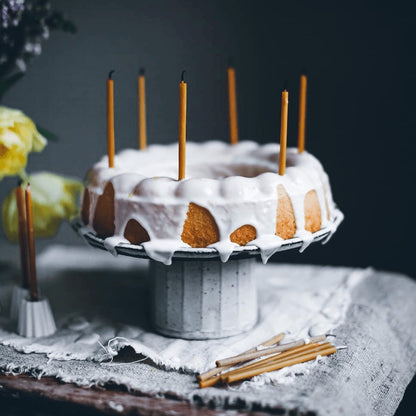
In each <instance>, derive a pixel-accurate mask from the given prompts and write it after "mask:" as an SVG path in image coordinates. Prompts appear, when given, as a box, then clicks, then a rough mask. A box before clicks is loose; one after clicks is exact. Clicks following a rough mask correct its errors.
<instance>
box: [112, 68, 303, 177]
mask: <svg viewBox="0 0 416 416" xmlns="http://www.w3.org/2000/svg"><path fill="white" fill-rule="evenodd" d="M113 73H114V71H110V73H109V75H108V79H107V153H108V167H109V168H112V167H114V155H115V134H114V80H113V77H112V76H113ZM184 74H185V71H182V75H181V81H180V83H179V128H178V143H179V164H178V180H181V179H184V178H185V160H186V158H185V154H186V114H187V108H186V107H187V83H186V82H185V79H184ZM227 75H228V108H229V122H230V143H231V144H236V143H238V123H237V92H236V79H235V69H234V68H233V67H231V66H230V67H228V69H227ZM306 88H307V78H306V75H304V74H303V75H301V77H300V92H299V125H298V151H299V153H302V152H303V151H304V150H305V119H306ZM138 104H139V105H138V120H139V122H138V124H139V128H138V131H139V149H140V150H144V149H145V148H146V146H147V133H146V92H145V75H144V70H143V69H140V71H139V76H138ZM288 106H289V93H288V91H287V88H286V87H285V88H284V90H283V91H282V101H281V123H280V152H279V175H284V174H285V170H286V147H287V119H288Z"/></svg>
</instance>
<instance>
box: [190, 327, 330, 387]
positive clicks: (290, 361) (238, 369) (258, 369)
mask: <svg viewBox="0 0 416 416" xmlns="http://www.w3.org/2000/svg"><path fill="white" fill-rule="evenodd" d="M284 337H285V334H284V333H281V334H278V335H276V336H274V337H273V338H271V339H269V340H267V341H265V342H263V343H262V344H260V345H258V346H257V347H254V348H252V349H249V350H248V351H245V352H243V353H241V354H238V355H235V356H233V357H229V358H224V359H221V360H218V361H216V365H217V366H216V367H215V368H213V369H211V370H208V371H206V372H205V373H202V374H200V375H198V376H197V379H198V382H199V387H201V388H205V387H211V386H213V385H215V384H217V383H226V384H228V383H233V382H236V381H240V380H244V379H247V378H251V377H254V376H258V375H260V374H263V373H267V372H270V371H276V370H280V369H282V368H285V367H289V366H292V365H295V364H300V363H304V362H307V361H312V360H315V359H317V358H318V357H324V356H326V355H330V354H334V353H335V352H336V351H337V347H335V346H333V345H332V344H331V343H330V342H327V341H326V339H327V335H318V336H316V337H312V338H310V339H308V340H305V339H300V340H298V341H293V342H289V343H287V344H280V342H281V341H282V340H283V338H284ZM259 358H260V359H259Z"/></svg>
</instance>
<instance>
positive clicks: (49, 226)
mask: <svg viewBox="0 0 416 416" xmlns="http://www.w3.org/2000/svg"><path fill="white" fill-rule="evenodd" d="M28 182H29V183H30V189H31V192H32V207H33V225H34V232H35V236H36V237H52V236H53V235H55V234H56V231H57V229H58V227H59V224H60V223H61V222H62V221H63V220H70V219H72V218H73V217H75V216H76V215H77V214H78V199H79V196H80V193H81V192H82V189H83V185H82V183H81V182H80V181H77V180H75V179H69V178H65V177H63V176H58V175H54V174H52V173H48V172H40V173H35V174H33V175H30V176H29V178H28ZM3 229H4V231H5V233H6V236H7V238H8V239H9V240H10V241H17V240H18V220H17V207H16V199H15V195H14V190H13V191H12V192H11V193H10V194H9V195H8V196H7V198H6V199H5V200H4V203H3Z"/></svg>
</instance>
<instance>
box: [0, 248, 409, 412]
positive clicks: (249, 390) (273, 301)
mask: <svg viewBox="0 0 416 416" xmlns="http://www.w3.org/2000/svg"><path fill="white" fill-rule="evenodd" d="M253 273H255V275H256V278H257V283H258V292H259V305H260V319H259V323H258V325H257V326H256V327H255V328H254V329H253V330H251V331H250V332H249V333H246V334H242V335H239V336H236V337H231V338H226V339H220V340H209V341H188V340H181V339H174V338H167V337H164V336H161V335H158V334H155V333H154V332H152V329H151V324H150V322H149V312H148V311H149V304H148V299H149V293H148V279H150V278H151V276H147V261H145V260H139V259H134V258H122V257H119V258H113V257H112V256H111V255H109V254H108V253H106V252H100V251H98V250H94V249H91V248H84V247H82V248H78V247H72V248H70V247H64V246H52V247H50V248H49V249H48V250H46V251H45V252H44V253H43V254H42V255H40V256H39V259H38V275H39V279H40V286H41V290H42V293H43V294H44V295H45V296H47V297H48V298H49V300H50V302H51V305H52V309H53V311H54V314H55V318H56V321H57V326H58V328H59V329H58V331H57V333H56V334H54V335H52V336H50V337H45V338H40V339H26V338H22V337H20V336H18V335H17V334H15V333H14V332H13V331H14V328H13V327H12V326H11V324H10V322H9V320H8V318H7V315H8V305H7V300H8V299H9V298H10V290H11V287H12V285H11V283H12V282H11V279H10V275H11V274H13V273H12V272H5V271H4V272H2V279H1V282H2V285H1V287H0V302H1V305H2V312H3V313H2V315H3V317H2V320H1V324H0V327H1V329H0V344H1V345H0V369H3V370H5V371H8V372H15V373H31V374H35V375H37V376H42V375H51V376H56V377H57V378H58V379H61V380H62V381H66V382H74V383H77V384H80V385H87V386H89V385H94V384H101V385H105V384H106V383H109V382H111V383H116V384H121V385H124V386H127V387H128V388H130V389H133V390H137V391H140V392H142V393H146V394H154V395H162V396H163V395H164V394H169V395H170V396H171V395H172V394H173V395H174V396H177V397H178V398H180V399H184V400H190V401H196V402H198V403H200V402H203V403H208V402H210V403H211V404H215V405H217V406H224V405H225V406H229V405H230V403H235V402H238V403H239V404H240V405H243V406H246V407H247V408H255V407H256V406H257V407H258V406H260V407H261V408H270V407H272V408H280V409H282V411H288V410H291V409H292V410H293V409H297V410H298V411H300V412H307V411H311V412H316V413H317V414H328V415H330V414H339V413H340V411H343V412H345V413H354V414H367V415H373V414H374V415H391V414H393V413H394V411H395V409H396V407H397V406H398V404H399V402H400V400H401V397H402V396H403V394H404V391H405V388H406V386H407V384H408V383H409V381H410V380H411V378H412V376H413V375H414V373H415V371H416V358H415V354H414V353H415V351H416V337H415V335H414V329H415V327H416V325H415V324H416V305H415V302H414V300H415V299H416V284H415V283H414V282H412V281H411V280H410V279H409V278H406V277H403V276H400V275H395V274H392V273H380V272H375V271H373V270H371V269H365V270H363V269H351V268H340V267H337V268H335V267H319V266H296V265H275V264H269V265H266V266H264V265H261V264H256V265H255V267H254V269H253ZM8 276H9V277H8ZM320 330H322V331H328V330H330V331H331V332H333V333H335V334H336V335H337V338H336V339H335V340H334V343H335V344H336V345H346V346H347V347H348V348H347V349H345V350H340V351H338V352H337V354H335V355H334V356H331V357H326V358H323V359H320V360H317V361H315V362H312V363H305V364H300V365H296V366H293V367H290V368H287V369H284V370H281V371H278V372H273V373H269V374H266V375H261V376H258V377H255V378H254V379H252V380H251V381H245V382H243V383H241V384H238V385H236V386H230V387H213V388H209V389H204V390H200V389H198V386H197V384H196V382H195V373H197V372H201V371H204V370H206V369H208V368H210V367H212V366H213V365H214V362H215V360H216V359H218V358H222V357H227V356H230V355H234V354H236V353H240V352H242V351H244V350H246V349H248V348H250V347H252V346H254V345H257V344H259V343H261V342H262V341H264V340H266V339H268V338H270V337H271V336H273V335H275V334H277V333H278V332H289V333H288V335H287V338H288V339H290V338H298V337H307V336H308V335H309V334H310V333H311V332H315V333H317V332H319V331H320ZM126 347H129V348H130V352H131V351H132V349H133V350H134V351H135V352H136V353H137V354H141V355H137V356H135V357H134V358H133V360H136V359H142V358H145V357H148V359H147V360H146V361H145V362H137V363H134V364H123V363H120V362H117V363H116V362H114V361H112V359H113V358H114V357H116V355H117V353H118V352H119V351H122V352H125V351H126ZM121 355H123V354H122V353H121ZM116 358H117V357H116ZM129 360H132V358H131V357H129ZM168 370H169V371H168ZM172 370H174V371H172Z"/></svg>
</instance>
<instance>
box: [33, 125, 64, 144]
mask: <svg viewBox="0 0 416 416" xmlns="http://www.w3.org/2000/svg"><path fill="white" fill-rule="evenodd" d="M36 128H37V129H38V132H39V133H40V134H41V135H42V136H43V137H45V138H46V139H48V140H49V141H51V142H57V141H58V140H59V137H58V136H57V135H56V134H54V133H51V132H50V131H49V130H46V129H45V128H43V127H40V126H38V125H36Z"/></svg>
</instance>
